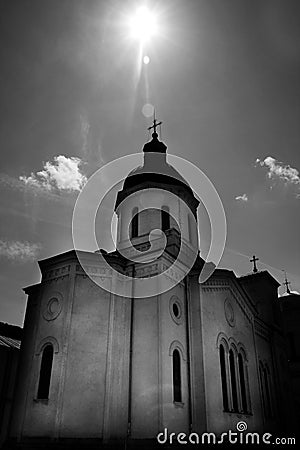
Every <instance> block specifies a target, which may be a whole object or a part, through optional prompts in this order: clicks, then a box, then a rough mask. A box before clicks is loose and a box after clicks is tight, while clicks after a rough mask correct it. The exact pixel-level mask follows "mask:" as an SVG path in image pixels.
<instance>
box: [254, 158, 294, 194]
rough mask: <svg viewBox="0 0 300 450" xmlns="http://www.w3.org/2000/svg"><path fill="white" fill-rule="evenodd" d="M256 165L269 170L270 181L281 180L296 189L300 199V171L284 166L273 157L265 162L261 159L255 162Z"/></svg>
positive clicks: (287, 165)
mask: <svg viewBox="0 0 300 450" xmlns="http://www.w3.org/2000/svg"><path fill="white" fill-rule="evenodd" d="M255 163H256V165H257V164H259V165H260V166H261V167H266V168H267V177H268V178H269V179H270V180H274V181H276V180H280V181H282V182H284V184H285V185H286V186H290V187H293V188H295V189H296V194H295V195H296V197H297V198H300V176H299V171H298V170H297V169H295V168H294V167H291V166H290V165H289V164H284V163H283V162H281V161H277V160H276V159H275V158H273V157H272V156H267V157H266V158H265V159H264V160H261V159H259V158H257V159H256V161H255Z"/></svg>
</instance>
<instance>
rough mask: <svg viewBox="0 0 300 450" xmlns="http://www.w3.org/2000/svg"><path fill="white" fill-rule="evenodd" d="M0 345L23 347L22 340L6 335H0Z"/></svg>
mask: <svg viewBox="0 0 300 450" xmlns="http://www.w3.org/2000/svg"><path fill="white" fill-rule="evenodd" d="M0 346H1V347H8V348H16V349H18V350H19V348H20V347H21V341H19V340H18V339H13V338H10V337H6V336H0Z"/></svg>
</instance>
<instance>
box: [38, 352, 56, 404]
mask: <svg viewBox="0 0 300 450" xmlns="http://www.w3.org/2000/svg"><path fill="white" fill-rule="evenodd" d="M52 363H53V346H52V345H51V344H48V345H46V347H45V348H44V350H43V355H42V361H41V368H40V379H39V387H38V394H37V398H38V399H48V398H49V390H50V380H51V372H52Z"/></svg>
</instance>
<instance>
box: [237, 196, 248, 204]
mask: <svg viewBox="0 0 300 450" xmlns="http://www.w3.org/2000/svg"><path fill="white" fill-rule="evenodd" d="M235 200H237V201H240V202H247V201H248V197H247V194H243V195H238V196H237V197H235Z"/></svg>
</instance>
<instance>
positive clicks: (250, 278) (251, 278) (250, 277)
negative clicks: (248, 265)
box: [239, 270, 280, 287]
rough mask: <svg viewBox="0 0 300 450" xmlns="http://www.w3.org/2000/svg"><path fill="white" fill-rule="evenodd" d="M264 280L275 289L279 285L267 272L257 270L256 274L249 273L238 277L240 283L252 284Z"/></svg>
mask: <svg viewBox="0 0 300 450" xmlns="http://www.w3.org/2000/svg"><path fill="white" fill-rule="evenodd" d="M262 278H265V279H267V280H268V281H269V282H271V283H272V284H274V285H275V286H276V287H278V286H280V283H278V281H277V280H276V279H275V278H274V277H273V276H272V275H271V274H270V273H269V272H268V271H267V270H259V271H258V272H251V273H248V274H246V275H242V276H240V277H239V280H241V282H245V283H252V282H256V281H259V280H260V279H262Z"/></svg>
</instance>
